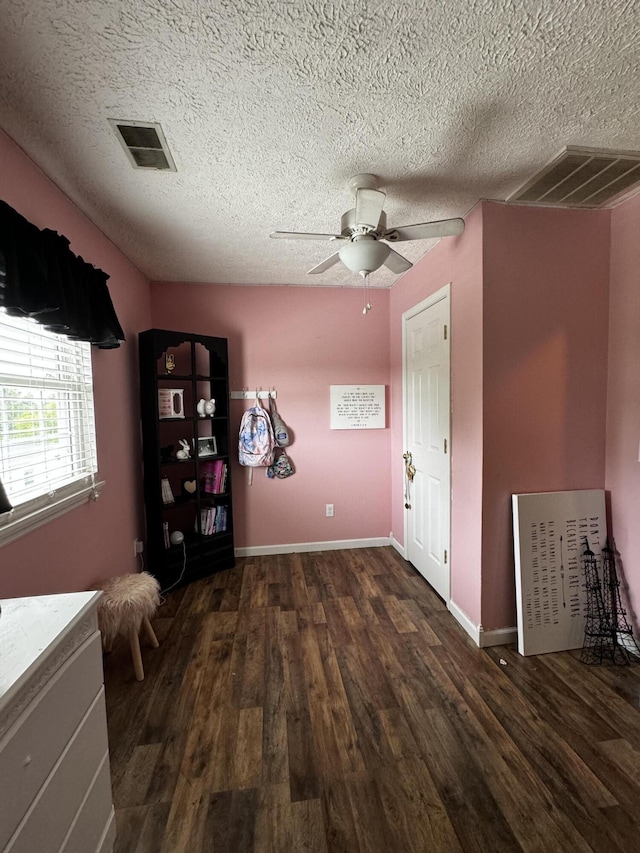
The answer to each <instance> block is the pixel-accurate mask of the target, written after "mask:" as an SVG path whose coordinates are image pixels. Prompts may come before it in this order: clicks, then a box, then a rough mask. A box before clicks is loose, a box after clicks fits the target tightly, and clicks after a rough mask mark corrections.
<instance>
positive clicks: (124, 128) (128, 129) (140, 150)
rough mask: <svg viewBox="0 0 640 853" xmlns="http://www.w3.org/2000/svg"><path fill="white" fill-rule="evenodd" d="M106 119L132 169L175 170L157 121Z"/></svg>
mask: <svg viewBox="0 0 640 853" xmlns="http://www.w3.org/2000/svg"><path fill="white" fill-rule="evenodd" d="M108 121H109V124H110V125H111V127H112V128H113V129H114V131H115V133H116V136H117V137H118V139H119V140H120V144H121V145H122V147H123V148H124V150H125V153H126V155H127V157H128V158H129V162H130V163H131V165H132V166H133V168H134V169H160V170H164V171H171V172H175V171H176V164H175V163H174V162H173V157H172V156H171V153H170V151H169V147H168V145H167V140H166V139H165V138H164V133H163V132H162V128H161V127H160V125H159V124H158V123H157V122H151V121H119V120H118V119H115V118H110V119H109V120H108Z"/></svg>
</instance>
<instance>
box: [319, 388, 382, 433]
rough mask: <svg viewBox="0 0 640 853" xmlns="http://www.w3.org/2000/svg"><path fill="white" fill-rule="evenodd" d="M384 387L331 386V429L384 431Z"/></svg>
mask: <svg viewBox="0 0 640 853" xmlns="http://www.w3.org/2000/svg"><path fill="white" fill-rule="evenodd" d="M384 392H385V386H384V385H331V429H384V428H385V395H384Z"/></svg>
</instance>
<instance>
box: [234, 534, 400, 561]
mask: <svg viewBox="0 0 640 853" xmlns="http://www.w3.org/2000/svg"><path fill="white" fill-rule="evenodd" d="M390 544H392V543H390V541H389V537H388V536H380V537H378V538H376V539H340V540H336V541H329V542H293V543H291V544H288V545H252V546H250V547H248V548H236V549H235V551H234V553H235V555H236V557H262V556H264V555H266V554H298V553H306V552H309V551H342V550H344V549H345V548H381V547H383V546H384V545H390Z"/></svg>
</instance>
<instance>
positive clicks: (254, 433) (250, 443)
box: [238, 400, 276, 468]
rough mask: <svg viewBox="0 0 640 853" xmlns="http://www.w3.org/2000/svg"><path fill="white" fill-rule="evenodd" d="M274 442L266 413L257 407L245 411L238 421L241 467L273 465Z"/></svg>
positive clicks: (257, 405) (257, 403)
mask: <svg viewBox="0 0 640 853" xmlns="http://www.w3.org/2000/svg"><path fill="white" fill-rule="evenodd" d="M275 446H276V442H275V438H274V435H273V427H272V426H271V420H270V418H269V415H268V414H267V412H266V411H265V410H264V409H263V408H262V406H261V405H259V402H258V400H256V405H255V406H252V407H251V408H250V409H247V410H246V412H245V413H244V414H243V415H242V420H241V421H240V435H239V438H238V458H239V460H240V464H241V465H246V466H247V467H249V468H260V467H264V466H268V465H272V464H273V460H274V450H275Z"/></svg>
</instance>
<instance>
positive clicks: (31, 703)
mask: <svg viewBox="0 0 640 853" xmlns="http://www.w3.org/2000/svg"><path fill="white" fill-rule="evenodd" d="M100 595H101V593H97V592H76V593H70V594H67V595H45V596H38V597H36V598H15V599H5V600H3V601H1V602H0V604H1V605H2V614H1V615H0V850H1V851H6V853H110V851H111V850H112V848H113V843H114V840H115V833H116V827H115V819H114V812H113V804H112V799H111V778H110V774H109V748H108V741H107V718H106V713H105V702H104V685H103V674H102V649H101V644H100V634H99V632H98V621H97V615H96V607H97V604H98V601H99V599H100Z"/></svg>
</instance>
